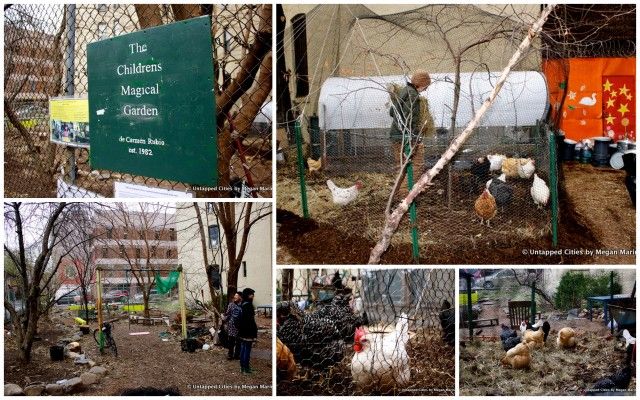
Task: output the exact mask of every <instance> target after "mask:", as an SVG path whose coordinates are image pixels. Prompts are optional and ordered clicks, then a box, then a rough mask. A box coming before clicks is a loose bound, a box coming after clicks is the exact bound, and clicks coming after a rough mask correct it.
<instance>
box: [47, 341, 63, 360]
mask: <svg viewBox="0 0 640 400" xmlns="http://www.w3.org/2000/svg"><path fill="white" fill-rule="evenodd" d="M49 356H50V357H51V361H62V360H64V347H62V346H58V345H56V346H51V347H49Z"/></svg>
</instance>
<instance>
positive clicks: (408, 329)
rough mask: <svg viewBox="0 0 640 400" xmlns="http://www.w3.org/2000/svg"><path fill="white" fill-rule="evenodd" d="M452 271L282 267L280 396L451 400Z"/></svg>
mask: <svg viewBox="0 0 640 400" xmlns="http://www.w3.org/2000/svg"><path fill="white" fill-rule="evenodd" d="M454 282H455V271H454V270H445V269H413V270H401V269H386V270H357V269H340V270H317V269H315V270H314V269H284V270H281V274H280V276H279V278H278V284H277V290H278V297H279V302H278V304H277V310H276V314H277V338H278V340H279V344H280V343H281V344H282V345H283V346H282V347H280V346H279V347H278V349H277V356H276V359H277V361H278V363H277V368H278V369H277V393H278V394H279V395H320V394H322V395H341V396H344V395H359V394H387V395H389V394H390V395H453V394H454V383H455V378H454V354H455V352H454V348H453V345H454V340H455V311H454V309H453V304H454V296H455V289H454Z"/></svg>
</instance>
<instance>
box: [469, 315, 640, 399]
mask: <svg viewBox="0 0 640 400" xmlns="http://www.w3.org/2000/svg"><path fill="white" fill-rule="evenodd" d="M577 321H578V320H573V321H558V322H553V321H552V322H551V333H550V335H549V339H548V340H547V342H546V345H545V347H544V348H542V349H539V350H534V352H533V354H532V362H531V366H530V368H529V369H523V370H514V369H511V368H509V367H503V366H501V365H500V359H501V358H502V357H503V356H504V353H505V352H504V350H503V349H502V346H501V343H500V340H499V338H498V340H497V341H480V340H474V341H473V342H466V346H465V347H461V348H460V394H461V395H463V396H514V395H521V396H523V395H527V396H540V395H555V396H562V395H583V394H585V392H586V391H587V390H588V389H589V388H591V387H592V386H593V384H594V383H595V382H596V381H597V380H599V379H601V378H604V377H606V376H609V375H611V374H612V373H614V372H616V371H617V370H618V369H620V368H622V366H623V363H624V357H625V352H624V350H623V343H624V342H623V341H622V342H621V341H619V340H618V341H616V339H615V338H614V337H612V336H611V335H610V334H609V333H608V331H607V329H606V327H605V326H604V324H600V325H597V323H596V322H588V321H586V322H585V321H584V320H581V321H580V323H578V322H577ZM565 326H571V327H573V328H574V329H575V330H576V333H577V337H578V343H579V345H578V347H577V348H576V349H575V350H563V349H560V348H558V347H557V345H556V343H555V338H556V337H557V334H558V330H559V329H561V328H563V327H565ZM634 375H635V374H634ZM635 387H636V381H635V378H632V380H631V384H630V386H629V389H628V390H629V393H628V395H634V394H635Z"/></svg>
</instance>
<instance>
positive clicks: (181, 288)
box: [178, 264, 187, 339]
mask: <svg viewBox="0 0 640 400" xmlns="http://www.w3.org/2000/svg"><path fill="white" fill-rule="evenodd" d="M178 272H180V279H178V297H179V300H180V319H181V324H182V338H183V339H186V338H187V306H186V305H185V301H184V288H185V283H184V270H183V269H182V264H180V266H179V267H178Z"/></svg>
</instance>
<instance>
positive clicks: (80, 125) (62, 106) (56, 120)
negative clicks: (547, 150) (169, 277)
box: [49, 97, 89, 147]
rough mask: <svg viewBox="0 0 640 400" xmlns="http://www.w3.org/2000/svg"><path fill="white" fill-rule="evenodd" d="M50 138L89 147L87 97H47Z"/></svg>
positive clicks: (67, 143) (74, 145)
mask: <svg viewBox="0 0 640 400" xmlns="http://www.w3.org/2000/svg"><path fill="white" fill-rule="evenodd" d="M49 127H50V130H51V137H50V140H51V141H52V142H54V143H60V144H63V145H65V146H71V147H89V101H88V100H87V98H86V97H85V98H71V97H52V98H50V99H49Z"/></svg>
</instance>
